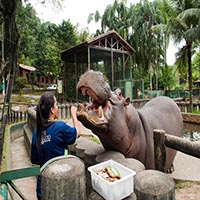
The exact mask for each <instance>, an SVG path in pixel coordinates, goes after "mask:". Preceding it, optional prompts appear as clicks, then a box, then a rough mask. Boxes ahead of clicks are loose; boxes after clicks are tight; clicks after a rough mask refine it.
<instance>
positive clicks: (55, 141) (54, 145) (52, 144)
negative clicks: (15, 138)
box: [31, 121, 77, 196]
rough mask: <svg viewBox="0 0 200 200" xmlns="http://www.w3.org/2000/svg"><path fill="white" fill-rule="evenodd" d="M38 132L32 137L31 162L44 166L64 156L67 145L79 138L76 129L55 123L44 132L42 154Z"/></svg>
mask: <svg viewBox="0 0 200 200" xmlns="http://www.w3.org/2000/svg"><path fill="white" fill-rule="evenodd" d="M36 138H37V130H36V129H35V130H34V132H33V136H32V145H31V162H32V163H33V164H38V165H40V166H42V165H43V164H45V163H46V162H47V161H48V160H50V159H52V158H55V157H57V156H62V155H64V152H65V149H67V148H68V147H67V145H70V144H73V143H75V141H76V138H77V131H76V128H74V127H71V126H69V125H68V124H66V123H65V122H62V121H56V122H53V123H52V124H51V125H50V126H49V127H48V128H47V129H46V131H44V135H43V137H42V139H41V153H40V152H39V151H38V149H37V146H36V141H37V139H36ZM37 195H38V196H40V178H39V177H38V181H37Z"/></svg>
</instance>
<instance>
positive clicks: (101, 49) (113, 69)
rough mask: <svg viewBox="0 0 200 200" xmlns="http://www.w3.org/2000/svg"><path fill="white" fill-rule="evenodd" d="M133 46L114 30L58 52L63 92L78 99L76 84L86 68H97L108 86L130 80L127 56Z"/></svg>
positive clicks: (132, 52) (71, 98) (68, 96)
mask: <svg viewBox="0 0 200 200" xmlns="http://www.w3.org/2000/svg"><path fill="white" fill-rule="evenodd" d="M134 52H135V50H134V48H133V47H132V46H131V45H130V44H128V42H126V41H125V40H124V39H123V38H122V37H121V36H120V35H119V34H118V33H117V32H116V31H115V30H111V31H108V32H106V33H103V34H101V35H99V36H97V37H94V38H93V39H90V40H88V41H86V42H83V43H81V44H79V45H77V46H74V47H72V48H70V49H67V50H65V51H63V52H61V59H62V61H63V64H64V68H63V91H64V94H66V97H67V99H68V100H76V101H77V100H80V99H82V97H79V94H78V91H77V90H76V84H77V82H78V80H79V77H80V75H81V74H83V73H84V72H85V71H86V70H90V69H93V70H95V71H101V72H103V74H105V76H106V77H107V78H108V81H109V83H110V86H111V89H114V87H116V86H117V80H124V79H132V76H131V74H132V73H131V59H130V57H131V56H132V55H133V54H134Z"/></svg>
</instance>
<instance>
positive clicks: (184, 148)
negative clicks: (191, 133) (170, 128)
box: [165, 134, 200, 158]
mask: <svg viewBox="0 0 200 200" xmlns="http://www.w3.org/2000/svg"><path fill="white" fill-rule="evenodd" d="M165 144H166V146H167V147H170V148H172V149H175V150H178V151H181V152H183V153H185V154H188V155H191V156H194V157H196V158H200V143H197V142H191V141H189V140H187V139H184V138H180V137H177V136H173V135H169V134H166V138H165Z"/></svg>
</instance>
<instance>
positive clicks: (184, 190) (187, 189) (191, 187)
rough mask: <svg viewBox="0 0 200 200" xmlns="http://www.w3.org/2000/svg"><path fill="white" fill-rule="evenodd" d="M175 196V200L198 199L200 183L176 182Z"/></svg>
mask: <svg viewBox="0 0 200 200" xmlns="http://www.w3.org/2000/svg"><path fill="white" fill-rule="evenodd" d="M175 197H176V200H200V183H196V182H182V183H177V184H176V193H175Z"/></svg>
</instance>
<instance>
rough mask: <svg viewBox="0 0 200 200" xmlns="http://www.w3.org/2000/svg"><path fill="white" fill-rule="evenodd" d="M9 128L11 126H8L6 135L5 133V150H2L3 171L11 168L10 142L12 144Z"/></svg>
mask: <svg viewBox="0 0 200 200" xmlns="http://www.w3.org/2000/svg"><path fill="white" fill-rule="evenodd" d="M9 129H10V126H6V129H5V135H4V144H3V152H2V160H1V172H2V171H6V170H8V168H9V161H10V156H9V144H10V142H9V141H10V137H9Z"/></svg>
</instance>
